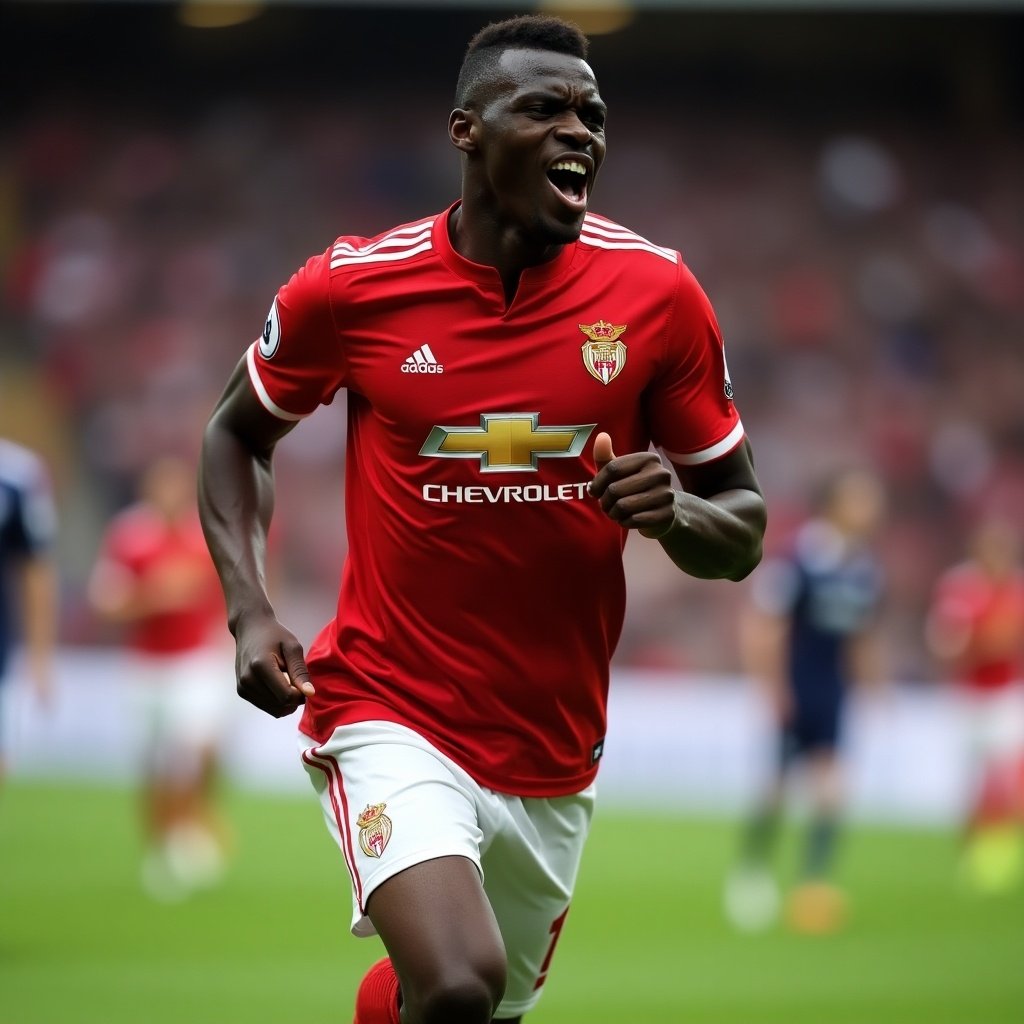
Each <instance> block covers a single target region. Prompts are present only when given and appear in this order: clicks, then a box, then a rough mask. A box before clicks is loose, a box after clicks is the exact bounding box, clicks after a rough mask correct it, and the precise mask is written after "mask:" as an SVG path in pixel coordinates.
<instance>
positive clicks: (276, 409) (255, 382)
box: [245, 341, 305, 420]
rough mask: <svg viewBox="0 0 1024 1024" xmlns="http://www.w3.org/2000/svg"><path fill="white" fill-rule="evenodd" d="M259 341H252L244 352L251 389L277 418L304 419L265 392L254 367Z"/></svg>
mask: <svg viewBox="0 0 1024 1024" xmlns="http://www.w3.org/2000/svg"><path fill="white" fill-rule="evenodd" d="M258 344H259V342H256V341H254V342H253V343H252V344H251V345H250V346H249V349H248V351H247V352H246V353H245V361H246V363H247V364H248V367H249V380H250V381H252V387H253V390H254V391H255V392H256V397H257V398H258V399H259V400H260V402H261V403H262V405H263V408H264V409H266V410H267V412H269V413H273V414H274V415H275V416H276V417H277V418H278V419H279V420H301V419H305V416H303V415H302V414H300V413H294V412H288V410H287V409H282V408H281V406H279V405H278V404H277V402H275V401H274V400H273V399H272V398H271V397H270V395H269V393H268V392H267V389H266V387H265V386H264V384H263V381H262V380H261V379H260V371H259V370H258V369H257V368H256V346H257V345H258Z"/></svg>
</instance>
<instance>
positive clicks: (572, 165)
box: [551, 160, 587, 175]
mask: <svg viewBox="0 0 1024 1024" xmlns="http://www.w3.org/2000/svg"><path fill="white" fill-rule="evenodd" d="M551 170H553V171H572V172H573V174H582V175H586V173H587V169H586V167H584V166H583V164H581V163H580V162H579V161H578V160H559V161H558V163H556V164H553V165H552V167H551Z"/></svg>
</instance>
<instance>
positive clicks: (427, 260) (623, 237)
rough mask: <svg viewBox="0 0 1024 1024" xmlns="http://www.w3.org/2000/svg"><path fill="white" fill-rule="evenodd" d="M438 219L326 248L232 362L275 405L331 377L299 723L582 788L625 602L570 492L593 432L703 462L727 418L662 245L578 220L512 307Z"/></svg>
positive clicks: (579, 498) (733, 426)
mask: <svg viewBox="0 0 1024 1024" xmlns="http://www.w3.org/2000/svg"><path fill="white" fill-rule="evenodd" d="M450 212H451V211H450V210H449V211H448V212H446V213H443V214H440V215H437V216H435V217H430V218H427V219H425V220H422V221H417V222H415V223H412V224H408V225H404V226H402V227H399V228H396V229H394V230H392V231H389V232H387V233H385V234H383V235H379V236H377V238H375V239H372V240H371V239H365V238H355V237H343V238H340V239H339V240H338V241H337V242H336V243H335V244H334V245H333V246H332V247H331V248H330V249H328V250H327V252H325V253H324V254H323V255H322V256H317V257H315V258H313V259H311V260H309V262H308V263H307V264H306V265H305V267H304V268H303V269H301V270H299V272H298V273H297V274H296V275H295V276H294V277H293V278H292V279H291V280H290V281H289V282H288V284H286V285H285V286H284V287H283V288H282V289H281V290H280V292H279V293H278V295H277V298H276V300H275V302H274V305H273V306H272V307H271V311H270V316H269V318H268V320H267V323H266V327H265V330H264V333H263V337H262V339H260V340H259V341H257V342H256V343H254V344H253V346H252V347H251V348H250V350H249V352H248V364H249V371H250V379H251V381H252V385H253V388H254V389H255V391H256V393H257V395H258V396H259V398H260V400H261V401H262V403H263V405H264V406H265V407H266V408H267V409H268V410H270V411H271V412H272V413H274V414H275V415H277V416H280V417H284V418H286V419H298V418H300V417H303V416H305V415H307V414H308V413H310V412H312V411H313V410H314V409H315V408H316V407H317V405H318V404H320V403H329V402H330V401H331V400H332V398H333V397H334V395H335V393H336V392H337V391H338V390H339V389H340V388H346V389H347V390H348V409H349V412H348V416H349V433H348V450H347V465H346V474H347V476H346V480H347V490H346V514H347V526H348V534H349V552H348V558H347V561H346V563H345V566H344V569H343V572H342V581H341V593H340V597H339V602H338V610H337V616H336V618H335V619H334V620H333V621H332V622H331V623H330V624H328V625H327V626H326V627H325V628H324V630H323V631H322V632H321V633H320V635H319V636H318V637H317V639H316V640H315V642H314V643H313V644H312V646H311V648H310V650H309V652H308V663H309V668H310V672H311V675H312V678H313V682H314V685H315V686H316V696H315V697H312V698H309V699H308V700H307V703H306V706H305V711H304V714H303V719H302V725H301V728H302V730H303V731H304V732H305V733H307V734H309V735H310V736H312V737H313V738H314V739H316V740H318V741H320V742H322V741H324V740H326V738H327V737H328V736H329V735H330V734H331V732H332V730H333V729H334V728H335V727H336V726H338V725H340V724H344V723H351V722H356V721H361V720H368V719H383V720H386V721H391V722H397V723H400V724H403V725H406V726H408V727H410V728H412V729H414V730H415V731H416V732H418V733H419V734H420V735H422V736H424V737H425V738H426V739H427V740H429V741H430V742H431V743H433V744H434V745H435V746H437V747H438V748H439V749H440V750H442V751H443V752H444V753H445V754H447V755H448V756H449V757H451V758H452V759H453V760H455V761H456V762H457V763H459V764H460V765H462V766H463V767H464V768H465V769H466V770H467V771H468V772H469V773H470V774H472V775H473V776H474V777H475V778H476V779H477V780H478V781H479V782H480V783H481V784H483V785H485V786H488V787H490V788H492V789H496V790H500V791H503V792H510V793H516V794H519V795H522V796H555V795H561V794H567V793H572V792H577V791H579V790H580V789H582V788H584V787H585V786H587V785H588V784H589V783H590V782H591V780H592V779H593V777H594V775H595V774H596V763H597V759H598V758H599V757H600V755H601V752H602V746H603V738H604V733H605V704H606V697H607V688H608V674H609V660H610V658H611V656H612V652H613V651H614V649H615V645H616V642H617V640H618V637H619V632H620V629H621V626H622V618H623V612H624V606H625V582H624V578H623V569H622V549H623V546H624V544H625V540H626V531H625V530H623V529H622V528H621V527H620V526H618V525H616V524H615V523H614V522H612V521H611V520H609V519H608V518H607V517H606V516H605V515H604V514H603V512H602V511H601V508H600V505H599V503H598V502H597V501H596V500H595V499H592V498H591V497H590V496H589V495H588V494H587V485H588V483H589V481H590V480H591V479H592V478H593V476H594V474H595V464H594V459H593V440H594V437H595V436H596V434H597V432H598V431H602V430H604V431H607V432H608V433H609V434H610V435H611V438H612V442H613V444H614V447H615V450H616V452H619V453H626V452H634V451H645V450H647V448H648V447H649V445H650V443H651V442H653V443H654V444H656V445H658V446H661V447H663V449H664V450H665V451H666V454H668V455H669V457H670V458H671V459H672V460H673V461H674V462H676V463H679V464H698V463H702V462H706V461H709V460H712V459H715V458H718V457H720V456H722V455H725V454H726V453H728V452H730V451H732V450H733V449H734V448H735V447H736V446H737V445H738V444H739V443H740V442H741V441H742V439H743V428H742V426H741V424H740V420H739V417H738V415H737V413H736V410H735V408H734V406H733V402H732V385H731V384H730V383H729V380H728V376H727V371H726V366H725V358H724V355H723V349H722V340H721V336H720V334H719V330H718V326H717V324H716V322H715V317H714V314H713V312H712V310H711V306H710V304H709V302H708V300H707V298H706V296H705V295H704V293H703V292H702V291H701V289H700V287H699V285H698V284H697V282H696V281H695V280H694V278H693V276H692V275H691V274H690V273H689V271H688V270H687V269H686V268H685V267H684V265H683V263H682V260H681V258H680V256H679V253H678V252H675V251H674V250H671V249H665V248H662V247H661V246H657V245H654V244H652V243H651V242H648V241H647V240H646V239H643V238H641V237H639V236H638V235H636V234H634V233H633V232H631V231H628V230H626V229H625V228H622V227H619V226H618V225H617V224H614V223H612V222H611V221H608V220H605V219H604V218H601V217H597V216H594V215H592V214H588V215H587V218H586V221H585V225H584V228H583V232H582V235H581V236H580V239H579V241H578V242H576V243H574V244H571V245H567V246H565V247H564V248H563V249H562V250H561V251H560V253H559V254H558V255H557V256H556V257H555V258H554V259H553V260H551V261H550V262H549V263H545V264H543V265H541V266H536V267H530V268H528V269H526V270H525V271H524V272H523V275H522V277H521V279H520V282H519V288H518V290H517V292H516V295H515V297H514V299H513V300H512V302H511V303H509V304H507V305H506V301H505V297H504V293H503V290H502V285H501V281H500V279H499V277H498V274H497V272H496V271H495V270H494V269H493V268H492V267H487V266H481V265H478V264H475V263H471V262H470V261H468V260H466V259H465V258H463V257H462V256H461V255H460V254H459V253H458V252H456V251H455V250H454V249H453V247H452V245H451V242H450V240H449V235H448V216H449V214H450ZM641 543H643V542H641Z"/></svg>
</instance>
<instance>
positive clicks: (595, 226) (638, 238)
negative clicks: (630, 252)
mask: <svg viewBox="0 0 1024 1024" xmlns="http://www.w3.org/2000/svg"><path fill="white" fill-rule="evenodd" d="M583 230H584V232H585V233H588V234H590V235H598V236H600V237H601V238H608V239H612V240H614V241H625V242H643V243H644V245H649V246H650V247H651V248H652V249H657V250H658V251H659V252H661V253H663V254H664V255H665V256H668V257H670V258H671V259H672V262H673V263H674V262H675V259H676V254H675V250H674V249H670V248H669V247H668V246H664V245H658V244H657V243H656V242H652V241H651V240H650V239H649V238H644V236H643V235H638V234H637V233H636V232H635V231H630V230H629V228H624V227H623V226H622V225H621V224H615V223H614V222H612V221H610V220H607V219H605V218H599V217H594V216H593V215H592V214H589V213H588V214H587V216H586V217H585V218H584V221H583Z"/></svg>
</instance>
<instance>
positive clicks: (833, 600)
mask: <svg viewBox="0 0 1024 1024" xmlns="http://www.w3.org/2000/svg"><path fill="white" fill-rule="evenodd" d="M884 507H885V495H884V491H883V488H882V485H881V483H880V481H879V479H878V478H877V477H876V476H875V475H874V474H873V473H871V472H868V471H866V470H859V469H857V470H848V471H844V472H842V473H839V474H838V475H837V476H836V477H835V478H834V479H832V480H830V481H829V482H828V484H827V485H826V487H825V488H824V491H823V493H822V496H821V501H820V512H819V514H818V515H816V516H815V517H814V518H812V519H810V520H809V521H808V522H806V523H805V524H804V525H803V526H802V527H801V528H800V529H799V531H798V532H797V534H796V536H795V539H794V542H793V544H792V545H791V548H790V550H789V552H788V554H787V555H786V556H785V557H780V558H776V559H773V560H770V561H768V562H766V563H765V565H764V566H763V567H762V569H761V570H760V572H759V573H758V575H757V577H756V578H755V579H754V580H753V608H752V609H751V610H750V613H749V615H748V616H747V617H746V619H745V621H744V623H743V633H744V649H745V659H746V661H747V664H748V669H749V672H750V673H751V675H753V677H754V678H755V679H756V680H757V681H758V682H759V683H761V684H762V685H763V688H764V691H765V694H766V697H767V700H768V703H769V706H770V708H771V712H772V716H773V719H774V722H775V725H776V729H777V756H776V759H775V764H774V767H773V770H772V773H771V776H770V778H769V780H768V784H767V786H766V789H765V792H764V793H763V795H762V797H761V800H760V802H759V804H758V806H757V808H756V810H755V813H754V815H753V817H752V819H751V821H750V822H749V823H748V825H747V827H746V831H745V833H744V837H743V843H742V848H741V853H740V862H739V864H738V865H737V866H736V868H735V870H734V871H733V873H732V874H731V875H730V877H729V879H728V881H727V884H726V891H725V908H726V912H727V914H728V916H729V918H730V920H731V921H732V922H733V923H734V924H735V925H736V926H737V927H739V928H742V929H744V930H758V929H760V928H765V927H767V926H769V925H770V924H771V923H772V922H773V921H774V919H775V917H776V915H777V913H778V910H779V907H780V904H781V899H780V896H779V890H778V885H777V883H776V880H775V874H774V870H773V866H772V855H773V853H774V847H775V842H776V838H777V834H778V832H779V825H780V818H781V816H782V810H783V806H784V798H785V790H786V783H787V781H788V776H789V773H790V769H792V768H794V767H795V766H796V765H797V764H803V765H805V766H806V769H807V782H808V784H809V797H810V821H809V824H808V829H807V836H806V841H805V845H804V850H803V856H802V863H801V865H800V872H799V882H798V884H797V886H796V888H795V889H794V890H793V892H792V894H791V895H790V902H789V907H788V914H789V920H790V923H791V925H792V926H793V927H795V928H797V929H798V930H801V931H807V932H825V931H831V930H833V929H835V928H838V927H839V926H840V925H841V924H842V920H843V916H844V899H843V896H842V894H841V893H840V891H839V890H838V889H836V888H835V886H834V885H833V884H832V882H831V870H832V865H833V860H834V856H835V850H836V840H837V833H838V829H839V822H840V816H841V813H842V807H843V779H842V766H841V763H840V757H839V753H840V743H841V738H842V724H843V712H844V705H845V703H846V698H847V694H848V692H849V689H850V687H851V685H852V684H853V683H854V682H856V681H863V682H876V681H877V680H878V679H879V677H880V674H881V673H880V671H879V667H878V658H877V649H876V647H875V645H874V642H873V641H874V637H873V634H872V630H871V626H872V624H873V622H874V621H875V619H876V617H877V612H878V609H879V603H880V600H881V597H882V571H881V567H880V565H879V562H878V559H877V558H876V556H875V554H874V553H873V551H872V549H871V538H872V536H873V534H874V533H875V530H876V529H877V527H878V526H879V524H880V521H881V517H882V515H883V511H884Z"/></svg>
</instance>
